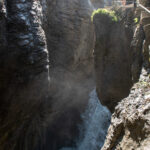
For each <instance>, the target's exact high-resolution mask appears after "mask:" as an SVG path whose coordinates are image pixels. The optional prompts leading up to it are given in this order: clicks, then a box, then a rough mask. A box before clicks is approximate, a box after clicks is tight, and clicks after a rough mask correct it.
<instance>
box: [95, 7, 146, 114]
mask: <svg viewBox="0 0 150 150" xmlns="http://www.w3.org/2000/svg"><path fill="white" fill-rule="evenodd" d="M116 13H118V15H119V16H120V18H121V19H120V20H118V21H116V22H115V21H113V20H112V18H111V16H108V15H105V14H102V13H100V14H96V15H95V16H94V18H93V23H94V25H95V32H96V44H95V49H94V53H95V54H94V57H95V70H96V84H97V92H98V96H99V99H100V101H101V102H102V104H104V105H106V106H107V107H108V108H109V109H110V110H111V111H112V112H113V110H114V108H115V106H116V105H117V103H118V102H119V101H120V100H121V99H123V98H125V97H127V96H128V94H129V92H130V88H131V86H132V84H133V83H134V82H137V81H138V78H139V75H140V71H141V67H142V45H143V40H144V33H143V28H142V26H141V25H139V26H137V27H135V24H134V11H133V9H132V8H129V9H128V8H127V9H124V8H123V9H122V8H121V10H117V11H116Z"/></svg>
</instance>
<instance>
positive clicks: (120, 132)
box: [102, 69, 150, 150]
mask: <svg viewBox="0 0 150 150" xmlns="http://www.w3.org/2000/svg"><path fill="white" fill-rule="evenodd" d="M149 73H150V72H147V71H146V70H144V69H143V70H142V74H141V76H140V79H139V82H137V83H136V84H135V85H134V86H133V87H132V89H131V92H130V95H129V96H128V97H127V98H125V99H123V100H122V101H121V102H120V103H119V104H118V105H117V107H116V108H115V111H114V113H113V115H112V119H111V125H110V127H109V129H108V134H107V137H106V140H105V143H104V146H103V148H102V150H120V149H121V150H133V149H136V150H149V149H150V74H149Z"/></svg>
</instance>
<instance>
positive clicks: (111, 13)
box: [91, 8, 118, 22]
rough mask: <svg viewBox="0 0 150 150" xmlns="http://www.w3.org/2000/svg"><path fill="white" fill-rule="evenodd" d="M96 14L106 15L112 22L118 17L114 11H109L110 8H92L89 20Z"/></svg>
mask: <svg viewBox="0 0 150 150" xmlns="http://www.w3.org/2000/svg"><path fill="white" fill-rule="evenodd" d="M97 14H101V15H105V16H108V17H110V18H111V20H112V21H113V22H117V21H118V17H117V15H116V14H115V12H114V11H111V10H107V9H100V8H99V9H97V10H94V11H93V13H92V16H91V20H92V21H93V17H94V16H95V15H97Z"/></svg>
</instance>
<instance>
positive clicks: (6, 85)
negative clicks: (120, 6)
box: [0, 0, 94, 150]
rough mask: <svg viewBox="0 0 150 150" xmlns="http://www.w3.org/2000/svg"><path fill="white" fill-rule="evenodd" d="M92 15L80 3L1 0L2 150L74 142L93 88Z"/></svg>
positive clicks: (54, 146)
mask: <svg viewBox="0 0 150 150" xmlns="http://www.w3.org/2000/svg"><path fill="white" fill-rule="evenodd" d="M6 3H7V5H6ZM91 11H92V10H91V7H90V6H89V3H88V1H82V2H81V1H80V0H72V1H70V0H61V1H60V0H48V1H45V0H42V1H40V0H36V1H32V0H13V1H12V0H6V1H2V0H0V54H1V55H0V69H1V74H0V96H1V99H0V124H1V128H0V150H25V149H28V150H34V149H36V150H37V149H38V150H44V149H47V150H49V149H51V150H53V149H54V150H56V149H59V148H60V147H61V146H68V145H69V144H73V138H74V137H76V136H77V134H78V127H77V123H79V122H80V121H81V119H80V113H81V112H82V111H83V110H84V107H86V103H87V100H88V94H89V92H90V91H91V90H92V89H93V86H94V84H93V83H94V81H93V78H92V77H93V45H94V32H93V25H92V23H91V18H90V16H91ZM49 66H51V67H50V70H49ZM49 76H51V80H50V78H49ZM49 82H50V83H49ZM80 106H81V107H80ZM52 112H53V113H52ZM66 114H67V115H66ZM73 117H75V118H77V119H76V120H74V121H72V118H73ZM62 122H63V123H62ZM61 124H63V125H61ZM46 129H47V130H48V131H47V132H46V134H45V130H46ZM43 139H45V140H43ZM66 141H69V142H66ZM43 142H44V146H43Z"/></svg>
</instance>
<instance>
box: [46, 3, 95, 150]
mask: <svg viewBox="0 0 150 150" xmlns="http://www.w3.org/2000/svg"><path fill="white" fill-rule="evenodd" d="M91 12H92V8H91V7H90V5H89V3H88V1H80V0H71V1H70V0H61V1H60V0H56V1H52V0H49V1H48V3H47V12H46V13H45V15H46V16H47V22H46V24H45V25H44V28H45V31H46V37H47V43H48V50H49V54H50V55H49V58H50V65H51V68H50V77H51V86H50V91H51V97H52V98H53V100H52V101H53V103H52V105H53V111H55V112H59V113H57V114H56V115H55V117H54V119H53V121H52V123H51V125H50V127H49V135H48V137H49V138H50V139H51V144H49V143H50V141H49V140H48V141H47V145H48V146H47V147H48V148H47V149H51V150H52V149H59V148H60V147H61V146H72V143H73V139H74V138H75V137H76V136H77V135H78V132H79V131H78V126H77V124H78V123H79V122H80V121H81V118H80V114H81V112H83V111H84V109H85V107H86V104H87V100H88V95H89V93H90V91H91V90H92V89H93V88H94V80H93V68H94V67H93V47H94V30H93V25H92V22H91ZM72 118H76V119H74V120H73V119H72ZM62 122H63V124H62ZM47 139H48V138H47ZM66 141H68V142H67V143H66ZM53 143H56V144H55V145H54V144H53Z"/></svg>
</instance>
